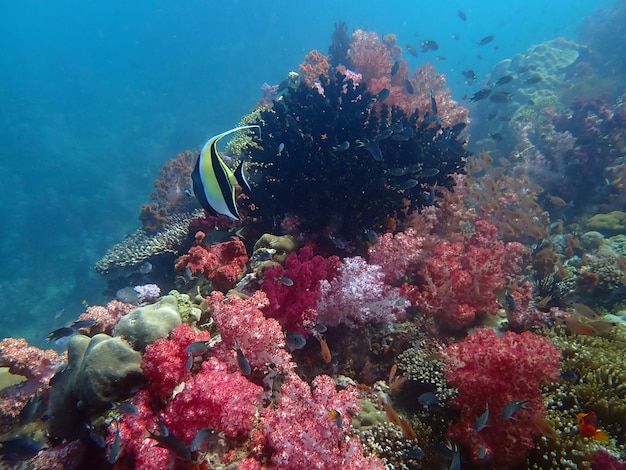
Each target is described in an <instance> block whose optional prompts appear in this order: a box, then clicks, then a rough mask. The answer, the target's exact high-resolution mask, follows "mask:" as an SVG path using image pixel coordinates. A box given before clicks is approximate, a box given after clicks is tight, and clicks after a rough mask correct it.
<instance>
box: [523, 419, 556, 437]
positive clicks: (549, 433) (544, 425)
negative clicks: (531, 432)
mask: <svg viewBox="0 0 626 470" xmlns="http://www.w3.org/2000/svg"><path fill="white" fill-rule="evenodd" d="M530 422H531V423H533V424H534V425H535V427H536V428H537V429H538V430H539V432H540V433H541V434H543V435H544V436H546V437H547V438H548V439H552V440H553V441H555V440H556V438H557V434H556V431H555V430H554V428H553V427H552V425H551V424H550V423H549V422H548V420H547V419H546V418H545V417H544V416H541V415H540V414H534V415H532V416H531V417H530Z"/></svg>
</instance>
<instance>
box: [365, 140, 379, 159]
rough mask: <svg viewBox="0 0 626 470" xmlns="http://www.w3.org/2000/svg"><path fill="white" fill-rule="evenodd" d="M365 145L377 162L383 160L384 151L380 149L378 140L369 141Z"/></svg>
mask: <svg viewBox="0 0 626 470" xmlns="http://www.w3.org/2000/svg"><path fill="white" fill-rule="evenodd" d="M363 147H365V150H367V151H368V152H369V153H370V155H371V156H372V158H373V159H374V160H375V161H377V162H382V161H383V152H382V151H381V150H380V147H379V146H378V144H377V143H376V142H368V143H366V144H365V145H364V146H363Z"/></svg>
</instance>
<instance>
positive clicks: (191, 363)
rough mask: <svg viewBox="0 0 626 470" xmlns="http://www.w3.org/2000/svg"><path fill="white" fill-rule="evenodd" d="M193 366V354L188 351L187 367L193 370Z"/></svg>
mask: <svg viewBox="0 0 626 470" xmlns="http://www.w3.org/2000/svg"><path fill="white" fill-rule="evenodd" d="M192 367H193V354H189V353H187V362H186V363H185V369H187V370H191V368H192Z"/></svg>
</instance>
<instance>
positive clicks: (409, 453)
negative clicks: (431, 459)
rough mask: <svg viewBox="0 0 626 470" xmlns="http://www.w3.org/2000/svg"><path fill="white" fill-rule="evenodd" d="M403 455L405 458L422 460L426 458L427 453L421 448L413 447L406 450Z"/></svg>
mask: <svg viewBox="0 0 626 470" xmlns="http://www.w3.org/2000/svg"><path fill="white" fill-rule="evenodd" d="M401 455H402V457H403V458H406V459H416V460H420V459H423V458H424V457H426V453H425V452H424V451H423V450H422V449H420V448H419V447H413V448H412V449H410V450H405V451H404V452H403V453H402V454H401Z"/></svg>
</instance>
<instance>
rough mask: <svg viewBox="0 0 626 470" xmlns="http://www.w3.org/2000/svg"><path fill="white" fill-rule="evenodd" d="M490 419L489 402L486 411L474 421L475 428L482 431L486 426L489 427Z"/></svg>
mask: <svg viewBox="0 0 626 470" xmlns="http://www.w3.org/2000/svg"><path fill="white" fill-rule="evenodd" d="M488 419H489V403H487V407H486V409H485V412H484V413H483V414H481V415H480V416H479V417H478V418H476V421H475V422H474V430H475V431H478V432H480V431H482V430H483V429H485V427H487V420H488Z"/></svg>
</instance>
